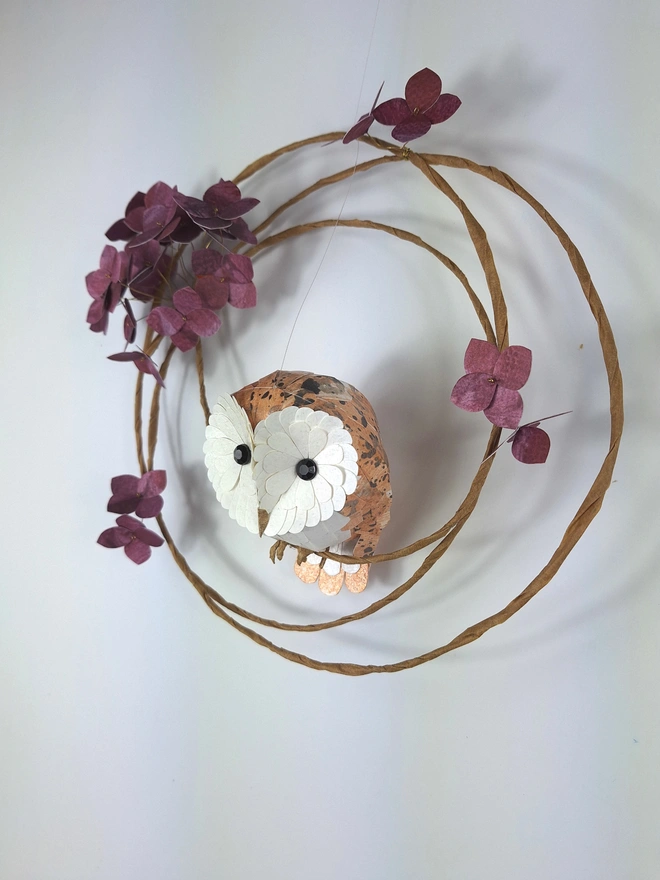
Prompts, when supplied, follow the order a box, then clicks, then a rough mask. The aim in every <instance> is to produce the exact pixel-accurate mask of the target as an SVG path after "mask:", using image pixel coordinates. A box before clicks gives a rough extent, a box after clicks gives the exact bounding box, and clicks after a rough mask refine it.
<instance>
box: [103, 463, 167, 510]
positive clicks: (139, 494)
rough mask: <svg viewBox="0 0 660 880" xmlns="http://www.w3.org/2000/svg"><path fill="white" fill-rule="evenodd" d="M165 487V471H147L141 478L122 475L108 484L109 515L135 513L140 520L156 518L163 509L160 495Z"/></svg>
mask: <svg viewBox="0 0 660 880" xmlns="http://www.w3.org/2000/svg"><path fill="white" fill-rule="evenodd" d="M166 485H167V476H166V474H165V471H147V472H146V474H143V475H142V476H141V477H134V476H132V475H131V474H122V475H121V476H119V477H113V478H112V481H111V483H110V488H111V489H112V497H111V499H110V501H108V510H109V511H110V513H135V514H137V515H138V516H139V517H140V518H141V519H146V518H148V517H151V516H158V514H159V513H160V512H161V510H162V509H163V499H162V498H161V493H162V492H163V490H164V489H165V486H166Z"/></svg>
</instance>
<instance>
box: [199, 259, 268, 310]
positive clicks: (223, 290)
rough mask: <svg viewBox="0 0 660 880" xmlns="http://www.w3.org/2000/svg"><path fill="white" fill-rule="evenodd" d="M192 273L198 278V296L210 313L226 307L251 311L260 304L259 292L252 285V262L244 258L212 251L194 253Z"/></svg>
mask: <svg viewBox="0 0 660 880" xmlns="http://www.w3.org/2000/svg"><path fill="white" fill-rule="evenodd" d="M192 270H193V272H194V273H195V275H196V276H197V282H196V284H195V290H196V292H197V293H198V294H199V295H200V296H201V297H202V299H203V300H204V302H205V303H206V305H207V306H208V307H209V308H210V309H221V308H222V307H223V306H224V305H226V303H229V304H230V305H232V306H234V308H236V309H251V308H253V307H254V306H256V304H257V289H256V287H255V286H254V284H253V283H252V278H253V277H254V269H253V267H252V260H251V259H250V258H249V257H246V256H244V255H243V254H224V256H223V255H222V254H219V253H218V252H217V251H212V250H210V249H209V248H205V249H203V250H199V251H194V252H193V255H192Z"/></svg>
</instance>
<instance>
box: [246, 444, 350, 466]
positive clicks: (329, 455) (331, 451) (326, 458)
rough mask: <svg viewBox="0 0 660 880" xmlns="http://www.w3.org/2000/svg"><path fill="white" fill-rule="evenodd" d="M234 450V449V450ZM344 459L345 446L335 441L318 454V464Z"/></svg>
mask: <svg viewBox="0 0 660 880" xmlns="http://www.w3.org/2000/svg"><path fill="white" fill-rule="evenodd" d="M232 452H233V450H232ZM343 460H344V447H343V446H340V445H339V444H338V443H335V444H334V445H332V446H326V447H325V449H322V450H321V452H319V453H318V454H317V455H316V458H315V461H316V463H317V464H341V463H342V462H343Z"/></svg>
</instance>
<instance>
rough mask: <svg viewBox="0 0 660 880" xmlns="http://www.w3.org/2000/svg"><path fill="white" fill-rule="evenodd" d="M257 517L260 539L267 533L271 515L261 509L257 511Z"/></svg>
mask: <svg viewBox="0 0 660 880" xmlns="http://www.w3.org/2000/svg"><path fill="white" fill-rule="evenodd" d="M257 517H258V522H259V537H260V538H261V537H262V536H263V533H264V532H265V531H266V526H267V525H268V520H269V519H270V514H269V513H268V511H266V510H262V509H261V507H260V508H259V509H258V511H257Z"/></svg>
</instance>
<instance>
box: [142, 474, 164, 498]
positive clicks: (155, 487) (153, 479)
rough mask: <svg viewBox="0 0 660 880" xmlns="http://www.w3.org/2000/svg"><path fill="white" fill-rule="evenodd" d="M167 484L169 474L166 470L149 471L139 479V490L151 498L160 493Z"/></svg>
mask: <svg viewBox="0 0 660 880" xmlns="http://www.w3.org/2000/svg"><path fill="white" fill-rule="evenodd" d="M166 486H167V474H166V473H165V471H164V470H158V471H147V472H146V474H143V475H142V476H141V477H140V479H139V480H138V484H137V490H136V491H137V492H139V493H140V495H143V496H144V497H145V498H151V497H152V496H153V495H160V493H161V492H162V491H163V490H164V489H165V487H166Z"/></svg>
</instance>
